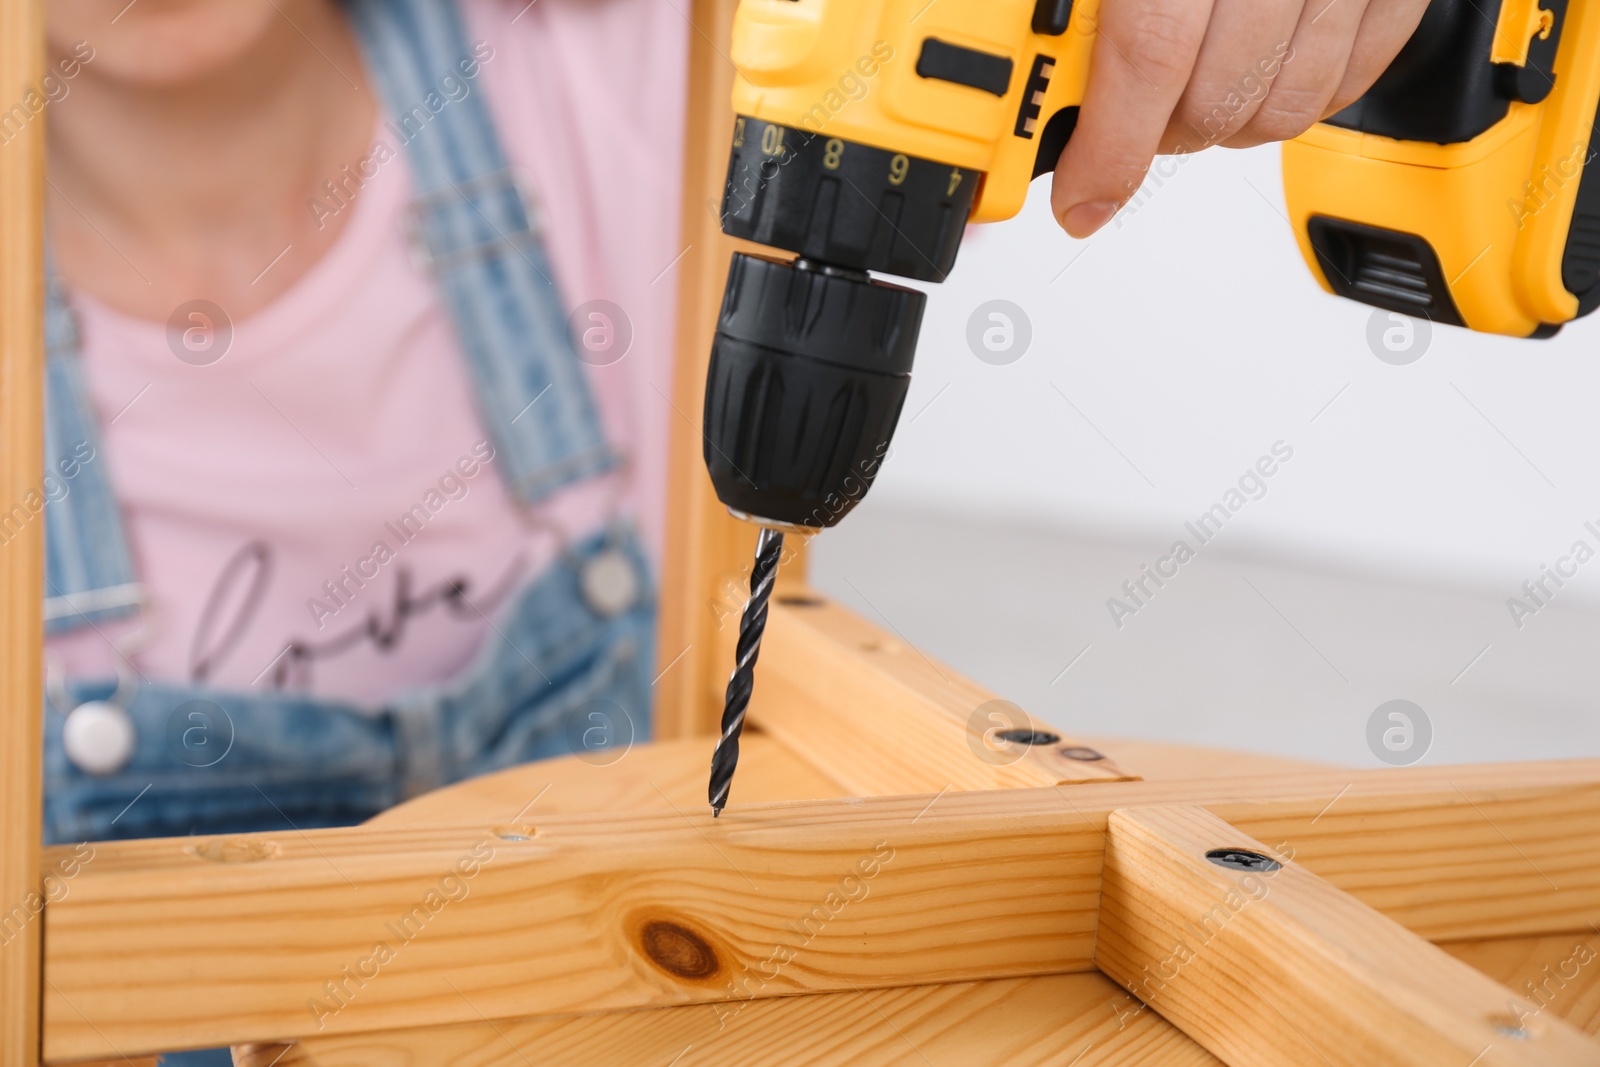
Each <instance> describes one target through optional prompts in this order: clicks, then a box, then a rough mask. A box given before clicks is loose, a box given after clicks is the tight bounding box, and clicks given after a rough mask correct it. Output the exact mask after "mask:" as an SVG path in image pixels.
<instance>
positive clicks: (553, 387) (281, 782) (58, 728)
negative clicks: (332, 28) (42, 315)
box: [45, 0, 655, 842]
mask: <svg viewBox="0 0 1600 1067" xmlns="http://www.w3.org/2000/svg"><path fill="white" fill-rule="evenodd" d="M345 7H346V10H347V12H348V14H349V17H350V19H351V22H352V25H353V27H354V29H355V31H356V34H357V36H358V37H359V39H360V41H361V46H362V50H363V53H364V55H365V61H366V64H367V68H368V71H369V74H370V75H371V77H372V80H373V82H374V83H375V85H376V87H377V89H378V90H379V93H380V95H381V97H382V99H383V101H384V104H385V107H386V109H387V110H388V111H389V113H390V115H391V116H392V117H394V118H395V119H396V121H397V122H398V121H399V119H400V117H403V116H406V115H408V114H413V113H414V110H413V109H415V108H423V109H425V110H426V111H427V113H428V116H429V117H428V119H427V121H426V123H425V124H423V123H416V124H415V125H420V126H421V129H420V131H419V132H417V134H416V136H414V137H413V138H412V140H411V141H410V142H409V143H408V145H407V159H408V161H409V164H410V168H411V173H412V177H413V185H414V187H415V189H416V194H417V198H416V201H415V203H414V204H413V205H412V212H411V214H412V217H413V220H414V225H415V238H416V240H415V244H416V246H417V250H418V254H419V257H420V258H421V259H423V260H425V261H426V262H427V263H428V265H429V269H430V270H431V272H432V273H433V275H434V277H435V279H436V281H437V283H438V285H439V287H440V292H441V295H442V298H443V300H444V303H445V305H446V306H447V307H448V309H449V311H450V314H451V316H452V320H453V322H454V325H455V328H456V333H457V337H458V339H459V341H460V346H461V350H462V354H463V356H464V357H465V359H466V361H467V368H468V373H469V377H470V379H471V382H472V385H473V389H474V392H475V396H476V400H477V405H478V411H479V416H480V418H481V420H482V423H483V426H484V429H485V431H486V433H487V434H488V436H489V437H490V439H491V440H492V441H493V443H494V446H495V450H496V461H495V467H496V468H497V469H498V470H499V471H500V472H501V475H502V476H503V477H504V478H505V479H506V481H507V484H508V488H509V490H510V492H511V494H512V496H513V498H514V499H515V500H516V501H517V502H518V503H519V504H522V505H523V506H526V507H534V506H536V505H538V504H539V503H540V502H541V501H544V500H546V499H548V498H549V497H550V496H551V494H553V493H555V492H556V491H558V490H560V489H562V488H563V487H565V486H569V485H571V484H573V483H575V482H578V481H581V480H584V479H587V478H593V477H596V476H599V475H602V474H604V473H606V472H608V471H610V470H612V469H613V468H614V467H615V466H616V464H617V462H618V457H617V456H616V455H615V454H614V452H613V451H612V450H611V449H610V448H609V446H608V445H607V443H606V440H605V437H604V434H603V432H602V430H601V428H600V423H599V419H598V416H597V412H596V408H595V404H594V400H593V397H592V396H591V394H590V390H589V386H588V382H587V380H586V379H585V377H584V367H583V364H582V363H581V362H580V361H579V359H578V357H577V355H576V354H575V353H574V350H573V346H572V341H571V338H570V336H569V334H568V331H567V326H566V316H565V314H564V313H563V311H562V304H561V301H560V297H559V294H558V293H557V292H556V290H555V286H554V284H553V282H552V281H551V278H552V272H551V269H550V266H549V263H548V260H547V257H546V253H545V249H544V245H543V243H542V241H541V238H540V234H539V232H538V230H537V228H536V227H535V226H534V225H532V224H531V223H530V209H529V207H528V205H527V204H526V203H525V201H524V199H523V195H522V192H521V191H520V189H519V187H518V185H517V183H516V181H515V178H514V176H513V174H512V172H511V169H510V166H509V164H508V162H507V159H506V156H505V153H504V152H503V151H502V149H501V146H500V143H499V140H498V138H497V136H496V133H495V130H494V126H493V123H492V121H491V119H490V115H489V110H488V106H487V104H486V103H485V101H484V98H483V94H482V93H476V92H475V93H469V94H467V95H466V96H465V97H464V98H463V99H461V100H452V101H451V102H450V103H449V105H448V106H442V105H440V104H439V103H438V101H439V99H440V97H439V93H438V86H439V84H440V82H441V79H442V78H444V77H446V76H455V77H458V78H459V77H461V76H463V75H464V74H465V75H466V76H467V77H470V76H471V75H470V74H466V70H467V68H466V67H465V66H463V64H470V63H471V62H472V56H471V52H470V51H469V42H468V41H467V38H466V32H465V28H464V26H463V24H462V22H461V18H460V13H459V12H458V11H457V10H456V7H455V4H454V3H453V0H347V2H346V4H345ZM474 69H475V68H474ZM46 340H47V350H48V359H47V368H48V369H47V386H46V417H45V423H46V429H45V433H46V462H47V468H46V469H48V470H56V469H59V468H58V467H57V464H58V462H60V461H62V460H63V459H69V460H70V457H71V456H72V454H73V452H74V450H75V449H79V448H82V447H84V446H85V445H87V446H88V447H97V446H98V431H97V428H96V425H95V420H94V417H93V414H92V411H91V409H90V406H89V403H88V398H87V391H86V389H85V386H84V381H83V370H82V367H81V364H80V360H79V353H78V348H79V346H78V337H77V331H76V327H75V322H74V318H73V314H72V310H71V308H70V306H69V305H68V303H67V302H66V300H65V299H64V298H63V295H62V293H61V291H60V288H59V286H58V285H56V284H54V282H52V284H51V285H50V291H49V296H48V302H47V312H46ZM535 399H539V400H540V403H539V405H538V407H537V408H536V409H534V410H533V411H532V412H530V417H528V418H518V416H519V414H520V413H522V412H524V411H525V410H527V409H528V407H529V405H530V404H531V403H532V402H533V401H534V400H535ZM531 416H537V417H531ZM79 455H82V453H81V452H80V453H79ZM107 466H108V465H107V464H105V463H85V464H83V465H81V468H80V469H79V471H78V473H77V475H76V477H75V479H74V481H73V489H72V492H71V493H70V494H68V495H66V496H64V497H62V498H61V499H59V500H54V501H52V502H51V503H50V504H49V505H48V507H47V511H46V516H47V517H46V546H47V547H46V574H45V578H46V589H45V592H46V602H45V618H46V628H47V632H48V633H52V634H54V633H60V632H63V631H66V630H70V629H74V628H77V627H82V626H91V625H96V624H98V623H99V622H101V621H102V620H108V619H113V618H119V617H123V616H127V615H131V614H134V613H136V612H137V611H138V610H139V603H140V586H139V581H138V576H137V575H136V574H135V572H134V568H133V563H132V558H131V555H130V553H129V550H128V545H127V540H126V537H125V536H124V533H123V529H122V523H121V519H120V517H119V515H118V511H117V504H116V499H115V496H114V494H113V492H112V487H111V484H110V482H109V479H108V477H107ZM654 633H655V603H654V593H653V587H652V582H651V580H650V577H649V570H648V565H647V563H646V560H645V557H644V555H643V554H642V552H641V551H640V547H639V544H638V542H637V539H636V536H635V534H634V533H633V531H632V529H631V527H629V526H627V525H625V524H616V525H614V526H613V528H611V529H609V530H607V531H605V532H603V533H599V534H595V535H593V536H591V537H590V538H589V539H588V540H586V541H584V542H582V543H579V544H572V545H568V546H567V547H566V550H565V551H564V552H563V553H562V554H561V556H560V558H559V559H558V560H557V561H556V562H555V563H554V564H553V565H552V566H551V567H550V569H549V570H547V571H546V572H545V573H544V574H543V575H542V576H540V577H538V578H536V579H535V580H534V581H533V582H532V583H531V584H529V585H528V586H527V587H526V588H525V589H523V590H522V592H521V593H520V594H519V596H518V597H517V598H516V599H515V600H514V601H513V602H512V603H511V604H509V605H508V606H507V608H506V609H505V610H504V611H503V612H502V614H501V616H500V617H499V618H497V619H496V620H495V621H494V624H493V626H491V628H490V630H489V633H488V635H487V637H486V639H485V644H484V647H483V648H482V649H481V650H480V651H479V654H478V655H477V656H476V658H475V659H474V661H473V663H472V664H471V666H470V667H469V668H468V669H467V670H465V671H463V672H462V673H461V674H460V675H459V676H458V677H456V678H454V679H452V680H451V681H449V682H447V683H445V684H442V685H439V686H436V687H430V688H428V689H425V690H420V691H411V692H408V693H405V694H403V695H402V696H400V697H398V698H396V699H395V700H393V701H391V702H390V703H389V704H388V705H386V706H385V707H384V708H383V709H382V710H381V711H380V712H379V713H377V714H374V713H373V712H372V711H371V710H370V709H368V710H365V711H358V710H356V709H355V708H354V707H352V706H350V705H347V704H343V703H340V702H337V701H329V700H316V699H310V698H305V697H300V696H296V695H293V694H291V693H281V692H264V691H257V692H249V691H244V692H232V691H225V690H217V689H209V688H201V687H191V686H185V685H167V684H161V683H147V682H142V681H141V682H138V683H137V684H134V685H127V684H124V685H123V686H121V691H120V692H119V691H118V690H119V686H118V684H117V682H116V681H115V680H112V679H101V680H78V681H75V682H68V683H66V684H65V686H64V687H63V686H56V687H55V689H56V693H55V699H51V700H47V702H46V711H45V789H46V794H45V837H46V839H47V840H48V841H51V842H63V841H81V840H85V839H90V840H97V839H105V838H119V837H149V836H167V835H184V834H190V833H222V832H243V831H251V830H283V829H287V828H289V827H291V826H295V827H302V828H304V827H308V826H329V825H340V824H347V823H353V822H358V821H360V820H362V819H365V818H367V817H369V816H371V815H373V814H375V813H376V812H379V811H381V810H383V809H384V808H387V807H390V806H392V805H394V804H395V803H397V802H399V801H401V800H404V799H405V798H407V797H409V796H413V795H415V794H416V793H418V792H421V791H424V790H427V789H431V788H434V787H436V786H439V785H441V784H443V783H446V782H450V781H453V780H456V779H459V778H463V777H468V776H471V775H476V774H482V773H484V772H486V771H490V770H495V769H497V768H501V767H505V766H508V765H511V764H515V763H521V762H525V761H528V760H533V759H540V758H543V757H546V756H552V755H557V754H561V753H565V752H568V751H571V750H573V749H575V748H576V749H594V748H600V747H608V746H613V745H625V744H629V743H631V742H632V741H635V740H641V739H643V738H644V737H646V736H647V734H648V731H649V721H650V720H649V712H650V690H651V682H650V676H651V662H652V658H653V654H654V644H655V642H654ZM85 701H110V702H111V703H112V704H113V705H114V707H113V708H112V709H111V712H112V713H114V714H115V713H125V715H126V716H127V719H120V720H117V722H119V723H121V724H123V725H126V723H127V722H128V721H129V720H131V724H132V727H133V731H134V735H135V742H134V745H133V749H132V754H131V756H129V757H128V758H127V760H126V761H125V763H123V764H122V765H121V766H120V767H117V768H114V769H110V770H108V771H107V772H106V773H102V774H100V775H91V774H87V773H85V772H84V771H83V770H81V769H80V768H79V767H78V766H77V765H75V763H74V762H73V760H71V759H69V758H68V755H67V751H66V749H64V748H63V744H62V727H63V723H64V722H65V718H66V715H67V714H68V713H69V712H71V711H73V710H74V709H75V708H76V707H77V706H78V705H79V704H80V703H82V702H85ZM605 758H607V759H609V758H610V757H605Z"/></svg>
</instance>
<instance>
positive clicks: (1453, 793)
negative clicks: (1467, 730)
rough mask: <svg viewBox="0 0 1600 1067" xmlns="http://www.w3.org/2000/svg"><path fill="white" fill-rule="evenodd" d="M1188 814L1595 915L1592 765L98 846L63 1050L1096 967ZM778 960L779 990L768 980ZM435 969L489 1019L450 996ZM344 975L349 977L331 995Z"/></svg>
mask: <svg viewBox="0 0 1600 1067" xmlns="http://www.w3.org/2000/svg"><path fill="white" fill-rule="evenodd" d="M1185 803H1196V804H1200V805H1204V806H1208V807H1210V808H1212V809H1213V810H1214V811H1216V812H1217V813H1218V814H1219V815H1220V816H1222V817H1224V818H1226V819H1228V820H1229V821H1231V822H1233V823H1234V824H1235V825H1237V826H1239V827H1240V828H1241V829H1242V830H1243V831H1244V832H1246V833H1249V834H1251V835H1252V836H1254V837H1256V838H1259V839H1261V840H1264V841H1268V842H1270V843H1272V844H1273V845H1274V847H1277V848H1279V850H1280V851H1283V850H1285V849H1291V848H1292V849H1294V850H1295V851H1296V853H1297V854H1298V855H1299V856H1300V858H1301V859H1302V861H1303V862H1304V863H1305V864H1306V865H1307V866H1308V867H1310V868H1311V869H1313V870H1315V871H1317V872H1318V873H1319V874H1321V875H1323V876H1324V877H1326V878H1327V879H1328V880H1329V881H1330V882H1332V883H1333V884H1335V885H1336V886H1339V887H1340V888H1342V889H1345V890H1346V891H1349V892H1353V893H1355V895H1357V896H1358V897H1360V898H1361V899H1362V900H1364V901H1365V902H1366V903H1367V904H1369V905H1371V906H1374V907H1377V908H1378V909H1379V910H1380V911H1384V912H1386V913H1387V914H1390V915H1391V917H1394V918H1397V919H1399V920H1400V921H1401V922H1402V923H1403V924H1405V925H1407V926H1410V927H1412V928H1413V929H1419V928H1426V929H1430V930H1432V931H1434V934H1433V935H1432V936H1440V937H1453V938H1457V939H1462V938H1470V937H1489V936H1496V935H1509V934H1517V933H1557V932H1561V931H1565V930H1572V929H1577V928H1581V927H1582V925H1583V924H1584V923H1585V922H1587V921H1588V919H1589V917H1590V916H1592V915H1594V914H1595V913H1596V912H1597V911H1600V867H1597V865H1596V864H1595V863H1594V862H1593V857H1592V842H1593V841H1594V840H1596V839H1597V838H1600V761H1567V762H1553V763H1544V764H1521V765H1504V766H1494V767H1451V768H1436V769H1427V770H1419V769H1408V770H1403V771H1399V770H1383V771H1372V772H1360V773H1355V772H1352V773H1349V774H1338V775H1324V776H1317V775H1310V774H1300V775H1294V776H1290V777H1287V778H1277V779H1273V778H1259V779H1241V780H1233V779H1222V780H1216V779H1213V780H1206V781H1197V782H1107V783H1101V784H1094V785H1084V786H1066V787H1060V788H1048V789H1017V790H1006V791H974V792H949V793H946V794H944V795H943V796H939V795H933V796H916V797H883V798H864V799H857V798H851V799H845V800H823V801H807V802H795V803H789V804H776V805H771V806H752V807H749V808H740V809H737V810H735V809H732V808H730V809H729V810H728V812H726V813H725V814H724V815H723V817H722V818H721V819H719V820H714V821H713V820H712V819H710V818H709V817H708V816H707V815H706V814H705V813H704V812H700V813H693V812H685V813H683V814H679V813H678V812H674V811H657V812H634V813H607V814H602V815H552V816H549V817H548V818H545V819H540V820H536V826H537V831H538V832H537V835H536V836H535V837H533V839H532V840H529V841H521V842H517V841H506V840H503V839H501V838H497V837H493V836H492V834H493V827H492V825H486V824H482V823H480V824H479V825H477V826H463V827H423V828H394V829H385V828H383V827H368V828H358V829H354V830H326V831H308V832H306V833H304V834H293V833H291V834H282V835H253V836H246V837H241V838H237V839H227V840H216V839H195V840H166V841H160V840H157V841H134V842H119V843H105V844H101V845H98V846H96V848H97V854H96V857H95V862H94V863H92V864H89V865H87V866H85V867H84V869H83V871H82V872H81V873H80V874H79V876H78V877H77V878H76V879H75V880H74V882H73V889H72V893H71V894H70V895H69V896H68V897H67V898H66V899H65V900H63V901H62V902H61V903H60V904H56V905H52V906H51V907H50V909H49V910H48V912H47V914H46V929H47V937H46V940H45V945H46V970H47V973H48V974H49V975H50V978H51V986H50V987H48V988H47V996H46V1001H45V1049H46V1052H47V1055H48V1057H49V1058H51V1059H69V1058H72V1057H80V1058H82V1057H89V1056H97V1055H108V1054H111V1053H112V1052H114V1051H115V1050H117V1049H120V1050H121V1051H123V1052H125V1053H128V1054H130V1055H132V1054H137V1053H143V1052H149V1051H154V1050H158V1049H163V1048H172V1047H184V1046H194V1045H206V1044H225V1043H236V1042H242V1041H250V1040H286V1039H292V1038H295V1037H301V1036H309V1035H312V1034H319V1033H320V1034H329V1035H331V1034H335V1033H353V1032H361V1031H383V1030H388V1029H392V1028H395V1027H401V1026H405V1027H416V1026H423V1025H432V1024H445V1023H453V1022H462V1021H472V1020H474V1019H477V1018H479V1016H478V1015H477V1014H476V1013H477V1012H479V1011H481V1012H482V1013H483V1014H484V1015H485V1016H488V1017H490V1018H497V1019H498V1018H509V1017H519V1016H531V1015H541V1014H561V1013H569V1012H574V1011H605V1010H613V1009H626V1008H639V1007H665V1006H670V1005H674V1004H684V1003H690V1002H699V1001H714V1000H719V999H724V1000H725V999H745V998H751V999H756V998H761V997H768V996H778V995H789V994H795V993H808V992H830V991H849V990H851V989H853V988H862V989H868V988H883V987H890V986H898V985H906V984H909V983H930V984H938V983H946V982H954V981H975V980H984V979H990V978H1000V977H1020V976H1026V975H1033V974H1045V973H1065V972H1072V971H1082V970H1087V969H1088V968H1090V967H1091V966H1092V965H1093V945H1094V938H1095V932H1096V921H1097V915H1098V899H1099V894H1100V888H1101V886H1100V875H1101V869H1102V862H1103V853H1104V846H1105V836H1104V835H1105V833H1106V828H1107V825H1108V820H1109V816H1110V813H1111V811H1113V810H1115V809H1118V808H1129V807H1141V806H1151V805H1169V804H1185ZM479 842H491V844H490V846H489V847H492V848H493V849H494V855H493V858H492V860H491V861H490V862H485V863H482V864H481V865H480V867H481V869H480V870H479V871H478V873H477V874H476V875H475V876H474V877H473V879H472V880H471V883H470V891H469V892H470V895H469V896H467V897H466V898H465V899H463V900H460V901H454V902H451V903H449V904H443V905H441V906H440V908H439V909H438V911H437V913H436V914H435V915H434V916H433V917H432V918H431V919H429V920H428V921H427V923H426V926H425V928H424V929H423V930H422V932H421V933H420V934H417V935H416V936H414V937H413V938H412V939H410V940H408V941H406V942H405V944H404V945H403V948H401V949H400V950H399V951H398V952H397V953H395V958H394V959H393V960H391V961H390V962H388V963H386V964H383V965H382V966H381V968H380V973H379V974H378V976H377V977H376V978H374V979H372V980H369V981H366V982H365V984H363V985H359V986H357V985H355V984H354V982H353V981H352V980H350V979H347V978H342V977H341V976H343V975H344V973H345V972H344V971H343V968H344V967H346V966H350V967H357V966H360V965H361V962H360V961H362V960H364V959H368V958H370V957H371V956H372V954H373V948H374V945H375V943H377V942H379V941H382V940H384V939H385V938H389V939H391V940H392V939H393V934H392V932H389V925H390V924H393V923H395V922H398V921H400V920H401V919H402V918H403V917H404V916H406V915H408V914H410V913H412V912H413V911H414V909H415V908H416V906H417V905H418V904H419V903H421V902H424V901H425V899H426V895H427V894H428V893H429V892H432V891H437V890H439V889H440V888H441V886H442V885H443V881H442V880H443V879H444V878H445V877H447V876H448V875H449V872H450V871H451V869H452V867H453V865H454V864H456V863H457V861H459V860H461V859H463V858H464V857H468V856H470V854H471V852H472V850H473V848H474V846H476V845H478V843H479ZM480 847H481V846H480ZM885 848H887V849H892V850H893V855H892V859H887V860H886V859H884V858H883V853H882V852H881V850H882V849H885ZM874 858H876V860H877V868H876V873H875V874H873V875H872V876H871V877H870V878H868V877H866V876H865V875H864V874H863V873H862V871H863V868H862V867H861V864H863V863H866V864H867V865H868V866H869V867H870V866H872V861H873V860H874ZM252 861H253V862H252ZM1545 877H1548V878H1549V879H1551V880H1552V881H1553V882H1554V883H1555V884H1556V885H1559V886H1560V889H1553V888H1550V887H1549V885H1548V884H1547V883H1546V882H1545V881H1544V880H1543V879H1544V878H1545ZM996 887H1001V888H1002V890H1003V891H997V888H996ZM851 895H854V896H856V897H857V899H855V900H848V897H850V896H851ZM818 908H821V909H823V911H822V913H821V914H820V915H819V914H818V912H817V909H818ZM652 924H660V925H655V926H652ZM790 953H792V955H793V958H792V959H785V960H783V963H782V965H781V966H779V965H776V964H773V963H771V962H769V961H773V960H776V959H779V958H781V957H783V956H785V955H787V954H790ZM763 965H765V966H766V968H767V970H769V971H774V972H775V973H772V974H770V975H766V976H764V977H758V978H755V979H752V978H751V977H750V976H751V975H757V976H761V975H762V968H763ZM445 978H448V979H449V980H450V981H451V982H454V983H455V984H456V986H457V987H458V988H459V989H460V990H461V991H462V993H463V994H464V995H465V996H466V997H467V998H470V1001H471V1006H469V1005H468V1004H467V1003H465V1002H463V1001H462V1000H461V999H455V1000H452V999H449V998H443V997H441V996H439V990H440V983H441V982H442V981H443V980H444V979H445ZM336 979H338V980H341V981H349V982H351V985H350V988H349V989H348V990H347V991H346V994H345V995H344V996H343V997H341V998H339V999H338V1000H337V1001H330V1000H329V999H328V998H329V997H330V994H329V993H328V991H327V987H326V985H325V983H328V982H331V981H334V980H336ZM314 1000H317V1001H318V1002H319V1003H322V1004H324V1005H327V1004H329V1003H338V1004H339V1008H338V1010H337V1011H336V1012H334V1013H332V1014H327V1013H326V1012H322V1013H319V1012H318V1011H317V1010H316V1008H315V1007H314V1006H313V1004H312V1001H314ZM69 1004H70V1006H69ZM80 1011H81V1013H82V1014H81V1015H80V1014H78V1013H79V1012H80ZM112 1043H114V1045H113V1044H112Z"/></svg>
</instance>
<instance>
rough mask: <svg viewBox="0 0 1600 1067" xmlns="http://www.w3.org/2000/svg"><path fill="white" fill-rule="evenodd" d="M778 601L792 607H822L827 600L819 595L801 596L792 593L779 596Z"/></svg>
mask: <svg viewBox="0 0 1600 1067" xmlns="http://www.w3.org/2000/svg"><path fill="white" fill-rule="evenodd" d="M778 603H780V604H782V605H784V606H785V607H790V608H820V607H822V605H824V604H826V603H827V601H826V600H823V599H822V598H821V597H819V596H801V595H799V594H796V593H791V594H789V595H788V596H780V597H778Z"/></svg>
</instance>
